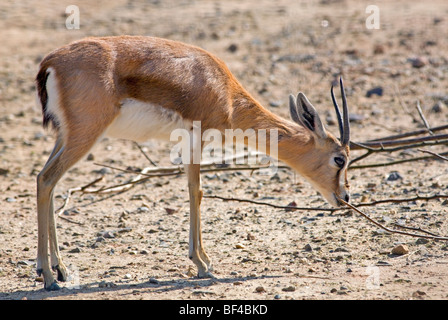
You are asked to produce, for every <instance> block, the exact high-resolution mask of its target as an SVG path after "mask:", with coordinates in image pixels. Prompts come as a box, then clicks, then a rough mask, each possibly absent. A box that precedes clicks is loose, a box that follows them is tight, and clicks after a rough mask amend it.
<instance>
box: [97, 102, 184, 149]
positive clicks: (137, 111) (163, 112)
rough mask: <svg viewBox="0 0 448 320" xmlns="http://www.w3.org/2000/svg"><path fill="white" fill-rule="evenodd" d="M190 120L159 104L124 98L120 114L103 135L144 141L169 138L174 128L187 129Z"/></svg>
mask: <svg viewBox="0 0 448 320" xmlns="http://www.w3.org/2000/svg"><path fill="white" fill-rule="evenodd" d="M189 128H191V121H188V120H184V119H183V118H182V117H181V116H180V115H179V114H178V113H177V112H175V111H172V110H169V109H165V108H163V107H161V106H158V105H155V104H151V103H146V102H142V101H138V100H135V99H125V100H123V101H122V106H121V110H120V114H119V115H118V117H117V118H116V119H115V120H114V121H113V122H112V123H111V124H110V126H109V127H108V128H107V129H106V132H105V136H108V137H113V138H119V139H127V140H133V141H137V142H145V141H148V140H150V139H159V140H167V141H169V140H170V135H171V132H172V131H173V130H175V129H189Z"/></svg>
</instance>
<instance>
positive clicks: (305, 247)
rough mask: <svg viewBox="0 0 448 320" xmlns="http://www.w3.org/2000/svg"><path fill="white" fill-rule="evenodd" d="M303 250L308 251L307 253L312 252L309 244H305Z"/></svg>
mask: <svg viewBox="0 0 448 320" xmlns="http://www.w3.org/2000/svg"><path fill="white" fill-rule="evenodd" d="M303 249H304V250H305V251H308V252H310V251H313V248H312V247H311V245H310V244H309V243H308V244H306V245H305V246H304V247H303Z"/></svg>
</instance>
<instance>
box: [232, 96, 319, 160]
mask: <svg viewBox="0 0 448 320" xmlns="http://www.w3.org/2000/svg"><path fill="white" fill-rule="evenodd" d="M231 124H232V129H241V130H243V131H245V130H247V129H253V130H255V131H256V132H258V131H259V130H265V131H266V144H265V148H266V149H265V150H260V148H258V147H259V146H257V149H258V150H259V151H262V152H265V153H266V154H269V155H271V156H275V157H276V158H277V159H278V160H281V161H285V162H286V163H291V161H294V162H295V160H294V159H295V158H297V154H301V153H306V152H307V150H309V148H310V147H311V145H313V138H312V136H311V135H310V134H309V133H308V132H307V131H306V129H304V128H303V127H301V126H299V125H297V124H295V123H294V122H292V121H289V120H286V119H284V118H282V117H279V116H277V115H276V114H274V113H272V112H270V111H269V110H267V109H266V108H264V107H263V106H262V105H261V104H260V103H259V102H258V101H256V100H255V99H254V98H253V97H251V96H250V95H249V94H248V93H246V92H245V93H244V94H242V95H240V96H239V97H236V98H235V99H234V102H233V112H232V121H231ZM272 130H276V133H277V134H276V135H274V134H271V133H272ZM271 136H272V138H273V139H277V146H278V148H277V150H278V153H277V155H272V154H271V150H270V146H271V145H272V144H271Z"/></svg>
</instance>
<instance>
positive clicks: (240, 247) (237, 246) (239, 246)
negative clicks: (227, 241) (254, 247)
mask: <svg viewBox="0 0 448 320" xmlns="http://www.w3.org/2000/svg"><path fill="white" fill-rule="evenodd" d="M244 248H245V246H243V245H242V244H241V243H237V244H236V245H235V249H244Z"/></svg>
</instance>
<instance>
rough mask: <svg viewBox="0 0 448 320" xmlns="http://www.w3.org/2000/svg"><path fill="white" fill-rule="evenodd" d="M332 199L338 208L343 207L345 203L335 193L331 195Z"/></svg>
mask: <svg viewBox="0 0 448 320" xmlns="http://www.w3.org/2000/svg"><path fill="white" fill-rule="evenodd" d="M333 198H334V199H335V202H336V203H337V206H338V207H342V206H345V205H346V203H347V201H345V200H344V199H342V198H341V197H339V196H338V195H337V194H336V193H333Z"/></svg>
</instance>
